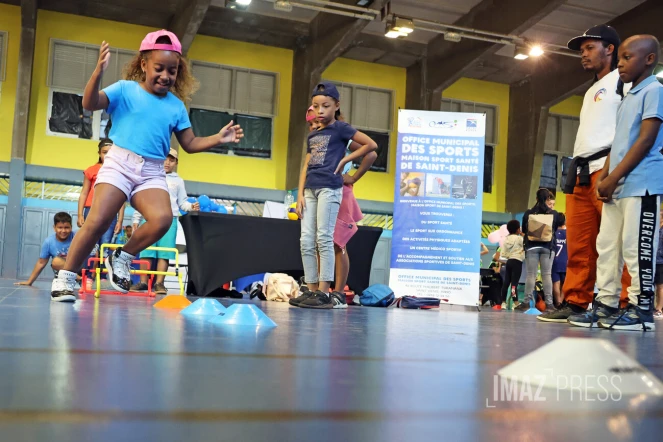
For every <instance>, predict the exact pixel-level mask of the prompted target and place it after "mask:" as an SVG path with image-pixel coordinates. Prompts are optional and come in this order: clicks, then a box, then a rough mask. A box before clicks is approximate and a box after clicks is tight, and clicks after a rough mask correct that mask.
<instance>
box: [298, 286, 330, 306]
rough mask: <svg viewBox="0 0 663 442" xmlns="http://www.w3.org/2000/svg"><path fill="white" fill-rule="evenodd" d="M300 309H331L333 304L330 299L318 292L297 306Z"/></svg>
mask: <svg viewBox="0 0 663 442" xmlns="http://www.w3.org/2000/svg"><path fill="white" fill-rule="evenodd" d="M299 306H300V307H302V308H315V309H332V308H334V304H333V303H332V300H331V297H330V296H329V295H327V294H326V293H322V292H321V291H320V290H318V291H316V292H313V294H312V295H311V296H310V297H309V298H308V299H307V300H305V301H302V302H301V303H300V304H299Z"/></svg>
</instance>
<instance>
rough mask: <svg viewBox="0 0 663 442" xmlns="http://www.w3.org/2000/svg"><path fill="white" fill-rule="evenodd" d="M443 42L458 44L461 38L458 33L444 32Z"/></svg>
mask: <svg viewBox="0 0 663 442" xmlns="http://www.w3.org/2000/svg"><path fill="white" fill-rule="evenodd" d="M444 40H445V41H451V42H454V43H458V42H459V41H460V40H461V36H460V34H459V33H458V32H445V33H444Z"/></svg>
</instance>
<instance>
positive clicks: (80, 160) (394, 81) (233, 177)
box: [0, 4, 582, 212]
mask: <svg viewBox="0 0 663 442" xmlns="http://www.w3.org/2000/svg"><path fill="white" fill-rule="evenodd" d="M19 23H20V9H19V8H18V7H15V6H8V5H2V4H0V30H4V31H8V32H9V39H8V43H9V44H8V58H7V80H6V81H5V82H4V84H3V85H2V96H1V101H0V160H5V161H6V160H8V159H9V156H10V152H11V132H12V124H13V113H14V101H15V90H16V69H17V66H18V44H19V41H18V37H19V32H20V24H19ZM151 30H152V29H149V28H146V27H142V26H136V25H129V24H123V23H118V22H110V21H105V20H98V19H92V18H87V17H80V16H75V15H68V14H60V13H55V12H50V11H44V10H40V11H39V13H38V22H37V35H36V45H35V61H34V75H33V84H32V99H31V111H30V128H29V136H28V152H27V162H28V163H30V164H38V165H46V166H52V167H64V168H74V169H81V170H82V169H85V168H86V167H88V166H90V165H91V164H92V163H94V162H95V160H96V157H97V155H96V144H97V143H96V142H95V141H91V140H80V139H72V138H63V137H57V136H47V135H46V124H47V115H48V109H47V106H48V93H49V91H48V87H47V86H46V81H47V75H48V63H49V57H48V54H49V42H50V39H51V38H57V39H63V40H72V41H78V42H84V43H90V44H100V42H101V41H100V40H101V39H102V38H103V39H106V40H107V41H109V42H110V43H111V45H113V46H115V47H119V48H125V49H131V48H136V47H137V46H138V44H139V42H140V41H141V39H142V38H143V36H144V35H145V34H146V33H147V32H149V31H151ZM102 31H103V32H102ZM189 57H190V58H191V59H195V60H201V61H207V62H213V63H223V64H228V65H233V66H239V67H246V68H250V69H257V70H265V71H270V72H276V73H277V74H278V80H279V82H278V110H277V116H276V117H275V118H274V128H273V146H272V147H273V148H272V158H271V159H269V160H264V159H254V158H243V157H233V156H221V155H213V154H196V155H187V154H185V153H182V156H181V159H180V166H179V173H180V175H181V176H182V177H183V178H184V179H187V180H193V181H203V182H210V183H219V184H230V185H237V186H247V187H256V188H266V189H284V188H285V171H286V156H287V147H288V118H289V107H290V93H291V82H292V57H293V53H292V51H290V50H286V49H278V48H272V47H267V46H261V45H255V44H250V43H242V42H237V41H226V40H222V39H218V38H213V37H207V36H197V37H196V39H195V40H194V42H193V45H192V47H191V50H190V51H189ZM323 78H325V79H328V80H333V81H340V82H346V83H353V84H359V85H366V86H371V87H377V88H384V89H390V90H393V91H394V108H393V131H392V137H391V145H390V158H389V169H388V173H378V172H369V173H367V174H366V175H365V176H364V178H363V179H362V181H361V182H360V183H359V185H358V186H357V187H356V190H355V191H356V194H357V197H358V198H360V199H367V200H375V201H387V202H390V201H393V197H394V182H395V178H394V168H395V159H396V144H397V136H396V133H397V124H396V122H397V112H398V108H404V107H405V83H406V70H405V69H403V68H397V67H391V66H385V65H379V64H371V63H365V62H360V61H354V60H349V59H344V58H339V59H337V60H336V61H335V62H334V63H332V65H331V66H330V67H329V68H328V69H327V70H326V71H325V72H324V74H323ZM443 96H444V97H446V98H454V99H459V100H468V101H476V102H480V103H486V104H492V105H496V106H498V108H499V122H498V139H499V140H498V141H499V142H498V144H497V146H496V149H495V162H494V181H493V192H492V193H490V194H484V203H483V209H484V210H486V211H496V212H503V211H504V207H505V186H506V158H507V156H506V149H507V146H506V143H507V137H508V115H509V87H508V86H507V85H503V84H497V83H491V82H485V81H479V80H471V79H465V78H463V79H461V80H459V81H457V82H456V83H454V84H453V85H452V86H450V87H449V88H448V89H447V90H445V91H444V92H443ZM581 104H582V98H581V97H571V98H569V99H568V100H565V101H564V102H562V103H560V104H558V105H557V106H555V107H553V108H552V109H551V112H553V113H561V114H565V115H579V112H580V107H581ZM557 204H558V207H559V208H560V209H561V210H562V211H563V209H564V208H565V202H564V201H563V196H561V193H560V197H559V199H558V202H557Z"/></svg>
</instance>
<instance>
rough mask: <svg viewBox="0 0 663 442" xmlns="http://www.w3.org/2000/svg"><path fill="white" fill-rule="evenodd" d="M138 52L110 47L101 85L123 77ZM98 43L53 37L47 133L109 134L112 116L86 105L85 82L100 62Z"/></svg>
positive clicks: (93, 136) (74, 134) (87, 137)
mask: <svg viewBox="0 0 663 442" xmlns="http://www.w3.org/2000/svg"><path fill="white" fill-rule="evenodd" d="M134 55H135V52H133V51H129V50H124V49H117V48H111V58H110V63H109V65H108V68H107V69H106V71H105V72H104V76H103V79H102V82H101V87H102V88H104V87H106V86H109V85H111V84H113V83H115V82H116V81H118V80H121V79H122V69H123V68H124V65H125V64H126V63H128V62H129V61H130V60H131V59H132V58H133V56H134ZM98 58H99V46H96V45H89V44H86V43H77V42H71V41H62V40H51V48H50V57H49V68H48V80H47V85H48V87H49V88H50V90H49V95H48V124H47V125H46V133H47V134H48V135H55V136H64V137H71V138H84V139H93V140H98V139H99V138H103V137H106V136H108V132H109V131H110V125H111V123H110V117H109V115H108V114H107V113H106V112H105V111H103V110H100V111H95V112H89V111H86V110H84V109H83V105H82V100H83V92H84V90H85V85H86V84H87V82H88V80H89V79H90V76H91V75H92V72H93V71H94V69H95V68H96V66H97V60H98Z"/></svg>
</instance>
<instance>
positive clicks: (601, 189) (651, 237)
mask: <svg viewBox="0 0 663 442" xmlns="http://www.w3.org/2000/svg"><path fill="white" fill-rule="evenodd" d="M660 51H661V47H660V44H659V42H658V40H657V39H656V37H654V36H651V35H636V36H633V37H631V38H629V39H628V40H626V41H625V42H624V43H623V44H622V45H621V47H620V48H619V64H618V69H619V78H620V79H621V80H622V81H623V82H624V83H632V84H633V86H632V88H631V90H630V91H629V92H628V94H626V96H625V97H624V99H623V100H622V102H621V104H620V106H619V110H618V111H617V128H616V132H615V139H614V142H613V144H612V149H611V151H610V156H609V157H608V161H607V162H606V167H604V168H603V171H602V172H601V175H600V176H599V179H598V185H597V192H598V199H599V200H601V201H603V202H604V205H603V216H602V219H601V230H600V232H599V235H598V238H597V241H596V249H597V251H598V254H599V257H598V261H597V281H596V283H597V286H598V289H599V293H598V295H597V296H596V299H595V301H594V303H593V305H594V307H593V309H592V311H590V312H587V313H585V314H582V315H575V316H571V317H569V319H568V321H569V323H571V324H573V325H577V326H581V327H591V326H592V325H593V324H594V323H595V322H598V325H599V326H601V327H603V328H609V329H615V330H636V331H639V330H642V331H648V330H654V319H653V308H654V305H653V304H654V281H655V279H654V276H655V267H656V252H657V248H658V236H659V222H660V220H659V217H660V215H659V206H660V196H661V195H662V194H663V174H661V171H663V154H662V153H661V150H662V149H663V131H662V130H661V122H662V121H663V86H661V84H660V83H659V82H658V80H657V79H656V77H655V76H654V75H653V72H654V67H655V66H656V65H657V63H658V57H659V53H660ZM624 263H625V264H626V267H627V269H628V272H629V274H630V276H631V286H630V287H629V288H628V300H629V304H628V307H627V308H626V309H624V310H622V311H619V295H620V292H621V287H620V280H621V276H622V275H621V274H622V268H623V264H624Z"/></svg>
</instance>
